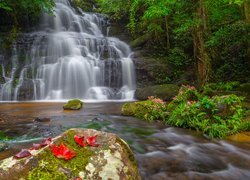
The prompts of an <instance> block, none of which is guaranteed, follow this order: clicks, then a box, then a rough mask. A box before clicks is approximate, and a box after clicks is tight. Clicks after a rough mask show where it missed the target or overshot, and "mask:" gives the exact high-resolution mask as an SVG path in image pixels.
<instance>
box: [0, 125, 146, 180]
mask: <svg viewBox="0 0 250 180" xmlns="http://www.w3.org/2000/svg"><path fill="white" fill-rule="evenodd" d="M76 134H77V135H79V136H84V137H88V136H96V143H97V144H99V146H97V147H92V146H87V147H82V146H79V145H78V144H76V143H75V141H74V136H75V135H76ZM61 143H63V144H64V145H66V146H67V147H68V148H69V149H70V150H71V151H74V153H75V154H76V155H75V157H73V158H72V159H70V160H64V159H58V158H57V157H55V156H54V155H53V154H52V152H51V146H53V145H59V144H61ZM29 152H30V153H31V154H32V155H31V156H29V157H25V158H22V159H15V158H14V157H10V158H7V159H4V160H2V161H0V179H10V180H11V179H13V180H15V179H32V180H34V179H62V180H63V179H76V178H81V179H135V180H140V179H141V177H140V174H139V172H138V169H137V166H136V161H135V158H134V155H133V153H132V151H131V149H130V148H129V146H128V145H127V144H126V142H124V141H123V140H122V139H120V138H119V137H118V136H116V135H115V134H111V133H106V132H100V131H96V130H92V129H87V130H84V129H70V130H68V131H67V132H65V133H63V134H62V135H60V136H58V137H56V138H54V139H52V142H51V144H49V145H47V146H45V147H43V148H41V149H39V150H29Z"/></svg>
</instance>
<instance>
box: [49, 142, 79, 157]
mask: <svg viewBox="0 0 250 180" xmlns="http://www.w3.org/2000/svg"><path fill="white" fill-rule="evenodd" d="M51 152H52V153H53V154H54V156H56V157H57V158H59V159H65V160H69V159H71V158H73V157H75V155H76V154H75V152H74V151H71V150H70V149H69V148H68V147H67V146H66V145H64V144H63V143H61V144H60V145H59V146H55V145H53V146H51Z"/></svg>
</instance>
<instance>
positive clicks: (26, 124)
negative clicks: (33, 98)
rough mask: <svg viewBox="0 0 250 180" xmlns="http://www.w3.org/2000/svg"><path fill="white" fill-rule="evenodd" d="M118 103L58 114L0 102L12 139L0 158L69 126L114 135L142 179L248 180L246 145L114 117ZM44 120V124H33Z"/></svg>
mask: <svg viewBox="0 0 250 180" xmlns="http://www.w3.org/2000/svg"><path fill="white" fill-rule="evenodd" d="M121 105H122V103H90V104H86V105H85V108H84V109H82V110H80V111H73V112H72V111H63V110H62V103H12V104H0V119H1V120H0V131H4V132H5V133H6V135H8V136H10V137H12V138H13V139H10V140H7V142H6V143H7V145H8V149H7V150H5V151H2V152H1V153H0V159H3V158H5V157H7V156H9V155H12V154H13V153H15V152H17V151H19V150H20V148H22V147H29V146H30V145H31V143H33V142H35V141H39V140H40V139H41V138H43V137H48V136H53V137H54V136H56V135H58V134H60V133H62V132H63V131H65V130H67V129H69V128H72V127H81V128H93V129H97V130H101V131H107V132H112V133H116V134H118V135H119V136H121V137H122V138H123V139H125V140H126V142H127V143H128V144H129V145H130V146H131V148H132V150H133V151H134V152H135V154H136V159H137V162H138V165H139V168H140V173H141V175H142V177H143V179H156V180H159V179H237V180H238V179H250V143H238V142H234V141H219V140H209V139H206V138H205V137H203V136H202V135H201V134H199V133H196V132H193V131H190V130H184V129H178V128H172V127H167V126H165V125H163V124H161V123H147V122H144V121H141V120H138V119H136V118H132V117H123V116H121V115H120V109H121ZM35 117H49V118H50V119H51V120H50V121H49V122H34V121H33V120H34V119H35Z"/></svg>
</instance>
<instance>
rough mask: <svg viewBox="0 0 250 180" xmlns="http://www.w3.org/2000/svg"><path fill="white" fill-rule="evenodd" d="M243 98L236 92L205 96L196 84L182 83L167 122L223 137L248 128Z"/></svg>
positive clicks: (169, 106)
mask: <svg viewBox="0 0 250 180" xmlns="http://www.w3.org/2000/svg"><path fill="white" fill-rule="evenodd" d="M242 100H243V98H242V97H238V96H236V95H234V94H231V95H227V96H213V97H208V96H201V95H200V94H199V93H198V91H197V90H196V89H195V88H194V87H191V86H182V87H181V89H180V91H179V94H178V95H177V96H176V97H175V98H174V99H173V101H172V102H171V103H170V104H169V105H168V110H169V117H168V118H167V119H166V123H167V124H170V125H173V126H177V127H184V128H191V129H195V130H199V131H202V132H203V133H205V134H207V135H208V136H210V137H212V138H215V137H219V138H223V137H225V136H227V135H230V134H234V133H236V132H238V131H240V130H243V128H245V129H246V128H247V127H248V126H247V125H243V123H244V122H243V121H242V117H243V108H242Z"/></svg>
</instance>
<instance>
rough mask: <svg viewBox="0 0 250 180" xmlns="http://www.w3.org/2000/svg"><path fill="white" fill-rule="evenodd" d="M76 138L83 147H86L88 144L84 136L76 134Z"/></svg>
mask: <svg viewBox="0 0 250 180" xmlns="http://www.w3.org/2000/svg"><path fill="white" fill-rule="evenodd" d="M74 140H75V142H76V143H77V144H78V145H80V146H82V147H85V146H86V144H85V143H84V136H78V135H75V136H74Z"/></svg>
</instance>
